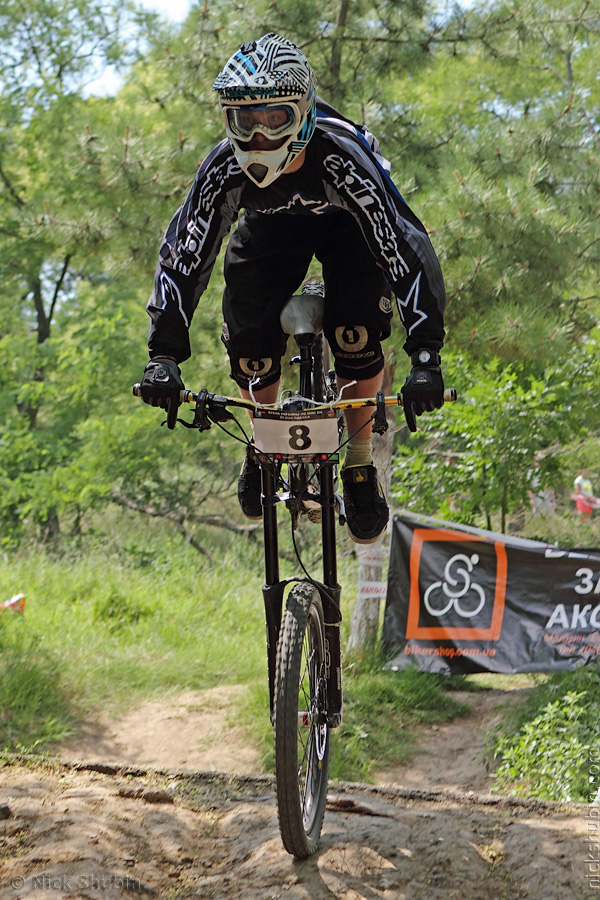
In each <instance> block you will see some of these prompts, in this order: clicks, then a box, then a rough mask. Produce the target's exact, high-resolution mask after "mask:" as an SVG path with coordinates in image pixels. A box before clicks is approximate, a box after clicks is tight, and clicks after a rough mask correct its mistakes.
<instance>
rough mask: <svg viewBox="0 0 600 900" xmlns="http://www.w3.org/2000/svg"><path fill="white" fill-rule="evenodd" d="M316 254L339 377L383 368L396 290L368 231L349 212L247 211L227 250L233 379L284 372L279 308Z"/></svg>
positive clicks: (227, 333)
mask: <svg viewBox="0 0 600 900" xmlns="http://www.w3.org/2000/svg"><path fill="white" fill-rule="evenodd" d="M313 257H315V258H316V259H317V260H318V262H319V263H320V264H321V270H322V275H323V281H324V283H325V314H324V332H325V335H326V337H327V340H328V341H329V344H330V346H331V350H332V353H333V355H334V357H335V369H336V372H337V373H338V375H341V376H342V377H345V378H350V379H356V380H358V381H362V380H365V379H367V378H373V377H374V376H375V375H377V374H379V372H381V370H382V369H383V362H384V360H383V351H382V349H381V341H382V340H384V339H385V338H387V337H389V335H390V331H391V318H392V303H391V291H390V288H389V285H388V283H387V281H386V278H385V276H384V274H383V272H382V271H381V269H380V268H379V267H378V266H377V264H376V262H375V260H374V258H373V256H372V254H371V252H370V250H369V248H368V246H367V243H366V241H365V239H364V237H363V235H362V232H361V230H360V228H359V226H358V225H357V223H356V222H355V220H354V219H353V217H352V216H351V215H350V213H347V212H345V211H343V210H340V211H337V210H336V211H335V212H332V213H326V214H324V215H314V214H313V215H306V216H292V215H288V214H285V213H275V214H273V215H269V214H266V213H254V212H246V213H244V215H243V216H242V217H241V219H240V222H239V225H238V228H237V230H236V231H235V232H234V233H233V235H232V236H231V239H230V241H229V245H228V247H227V251H226V253H225V284H226V287H225V293H224V296H223V319H224V323H225V324H224V326H223V342H224V344H225V346H226V347H227V352H228V354H229V359H230V362H231V377H232V378H233V379H234V381H236V382H237V383H238V384H239V385H240V386H241V387H246V388H247V387H248V383H249V380H250V379H251V378H252V377H253V376H256V375H259V376H260V378H261V385H260V386H261V387H266V386H267V385H269V384H273V383H274V382H275V381H277V379H278V378H279V377H280V374H281V357H282V356H283V354H284V352H285V346H286V341H287V335H286V334H285V333H284V332H283V331H282V329H281V325H280V323H279V314H280V312H281V309H282V307H283V306H284V304H285V302H286V301H287V300H288V299H289V298H290V297H291V296H292V294H294V293H296V292H297V291H298V289H299V288H300V286H301V285H302V282H303V281H304V280H305V278H306V274H307V272H308V269H309V266H310V264H311V262H312V259H313Z"/></svg>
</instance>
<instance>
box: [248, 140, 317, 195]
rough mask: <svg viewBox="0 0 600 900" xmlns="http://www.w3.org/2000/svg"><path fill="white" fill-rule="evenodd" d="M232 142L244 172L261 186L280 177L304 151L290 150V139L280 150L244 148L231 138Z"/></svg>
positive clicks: (266, 185)
mask: <svg viewBox="0 0 600 900" xmlns="http://www.w3.org/2000/svg"><path fill="white" fill-rule="evenodd" d="M230 143H231V145H232V147H233V151H234V153H235V158H236V159H237V161H238V163H239V166H240V169H241V170H242V172H245V173H246V175H247V176H248V178H249V179H250V180H251V181H253V182H254V184H256V185H257V186H258V187H261V188H263V187H268V186H269V185H270V184H272V183H273V182H274V181H275V180H276V179H277V178H279V176H280V175H281V174H282V172H283V171H284V170H285V169H287V167H288V166H289V165H290V163H292V162H293V161H294V160H295V159H296V158H297V157H298V156H299V155H300V153H301V152H302V151H301V150H299V151H297V152H294V151H291V150H289V149H288V148H289V144H290V141H286V143H285V144H284V145H283V147H280V148H279V149H278V150H242V149H241V147H239V145H238V143H237V141H232V140H231V138H230ZM302 149H303V148H302ZM261 175H262V178H261Z"/></svg>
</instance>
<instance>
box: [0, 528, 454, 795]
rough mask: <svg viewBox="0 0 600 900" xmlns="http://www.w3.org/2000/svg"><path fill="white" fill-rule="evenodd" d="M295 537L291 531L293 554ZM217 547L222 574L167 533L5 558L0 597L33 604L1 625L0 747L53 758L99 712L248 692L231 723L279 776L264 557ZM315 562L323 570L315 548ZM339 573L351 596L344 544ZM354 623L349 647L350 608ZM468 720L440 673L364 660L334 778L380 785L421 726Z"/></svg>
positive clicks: (233, 545) (348, 701) (238, 543)
mask: <svg viewBox="0 0 600 900" xmlns="http://www.w3.org/2000/svg"><path fill="white" fill-rule="evenodd" d="M211 541H212V546H213V547H214V544H215V539H214V535H211ZM286 541H287V537H286V536H285V535H282V547H283V549H284V550H285V549H286ZM218 549H219V548H215V552H214V553H213V558H216V557H219V553H218ZM220 551H221V552H220V557H219V563H218V564H214V563H212V562H210V561H208V560H206V559H205V558H204V557H202V556H201V555H199V554H198V553H195V552H194V551H192V550H190V549H189V548H188V547H187V546H185V545H184V544H182V542H181V540H180V539H179V538H178V537H176V536H175V537H173V536H172V535H170V534H169V533H168V532H167V531H165V532H163V533H161V532H160V530H157V532H156V533H155V534H154V535H153V536H152V538H151V540H150V541H149V540H148V539H147V538H144V537H138V536H137V532H136V531H135V530H133V529H130V528H127V529H126V530H125V531H124V530H123V529H121V530H120V532H119V533H118V534H115V537H114V538H113V539H110V538H106V539H105V540H104V542H103V543H102V544H101V545H100V546H98V545H96V546H95V547H94V548H92V549H88V550H87V552H83V551H82V550H81V549H80V550H79V551H78V552H71V553H68V554H66V555H62V556H57V555H53V554H51V553H48V552H44V551H42V550H40V549H39V548H38V549H36V550H35V552H32V551H29V552H23V553H18V554H16V555H14V556H12V557H8V556H5V557H4V558H3V559H0V598H8V597H9V596H11V595H12V594H14V593H17V592H21V593H23V594H25V596H26V598H27V599H26V607H25V614H24V615H23V616H21V615H18V614H5V615H3V616H2V617H0V624H1V626H2V627H1V628H0V649H1V651H2V655H1V656H0V682H1V684H2V688H0V690H1V691H2V693H0V699H1V700H2V701H3V702H2V705H1V709H2V710H3V712H2V714H1V715H0V747H8V748H15V747H17V746H24V747H36V748H38V749H40V748H47V749H51V748H52V746H53V744H55V743H56V742H57V741H60V740H62V739H63V738H64V737H66V736H68V735H70V734H73V733H76V731H77V727H78V723H80V722H81V721H83V720H84V719H85V718H86V716H88V715H93V714H94V711H97V710H103V711H105V712H106V711H108V712H109V713H110V714H112V715H115V714H118V713H119V712H124V711H125V710H126V709H127V708H130V707H131V706H132V705H134V704H135V703H138V702H140V701H142V700H146V699H153V698H157V697H163V698H164V697H166V696H168V695H169V694H173V695H175V694H177V693H180V692H183V691H186V690H197V691H199V690H202V689H204V688H210V687H213V686H215V685H219V684H244V685H246V686H247V687H246V700H245V702H243V704H242V709H241V710H240V709H239V708H236V709H235V710H232V716H233V715H235V717H236V719H237V720H241V721H242V723H245V724H246V726H247V732H248V737H249V740H251V741H253V742H254V743H255V744H256V745H257V746H258V747H260V748H261V749H262V750H263V757H264V768H265V771H269V770H270V769H271V768H272V749H271V742H272V734H271V728H270V724H269V717H268V714H267V710H268V688H267V683H266V649H265V638H264V614H263V606H262V595H261V586H262V553H261V548H260V547H259V546H258V545H256V544H254V545H253V544H250V543H249V542H248V541H246V540H242V539H238V538H234V539H233V541H232V540H231V539H230V538H226V539H224V540H223V545H222V547H221V548H220ZM305 561H306V562H307V564H308V565H309V568H312V567H313V566H314V565H315V564H316V561H315V560H314V559H313V560H311V559H310V555H309V551H308V549H307V550H306V553H305ZM287 568H290V571H289V572H287V571H285V570H286V564H284V565H283V569H284V571H283V572H282V576H283V577H285V576H287V575H288V574H291V565H290V564H288V565H287ZM312 570H313V571H314V568H312ZM340 570H341V574H340V579H341V581H342V583H343V584H344V586H345V597H346V598H350V599H351V598H352V597H353V596H354V595H355V587H356V584H355V581H356V562H355V558H354V555H353V552H352V551H349V550H348V548H346V551H344V547H342V553H341V559H340ZM346 602H348V601H346ZM344 617H345V624H344V628H345V635H344V638H343V639H344V640H346V639H347V637H348V629H349V620H350V609H345V610H344ZM459 712H460V704H457V703H456V701H455V700H454V699H453V698H452V697H450V696H449V695H446V693H445V692H444V691H443V689H442V686H441V681H440V680H439V679H437V678H436V677H435V676H430V675H426V674H423V673H417V672H408V673H402V674H400V675H399V674H398V673H391V672H383V671H382V670H381V665H380V661H379V660H377V659H368V660H361V661H360V662H356V663H354V664H353V665H351V666H349V667H348V668H347V670H346V673H345V711H344V725H343V726H342V728H341V729H340V730H339V731H338V732H337V734H336V736H335V748H334V752H333V760H334V763H333V769H332V775H333V777H336V778H347V779H362V780H365V779H368V778H370V777H371V773H372V771H373V770H374V768H375V767H377V766H381V765H384V764H386V763H387V762H398V761H399V760H400V759H401V758H405V757H406V755H407V754H408V753H409V752H410V747H411V739H410V727H411V725H413V724H415V723H416V722H420V721H431V722H434V721H440V720H442V719H444V718H451V717H452V716H454V715H456V714H457V713H459Z"/></svg>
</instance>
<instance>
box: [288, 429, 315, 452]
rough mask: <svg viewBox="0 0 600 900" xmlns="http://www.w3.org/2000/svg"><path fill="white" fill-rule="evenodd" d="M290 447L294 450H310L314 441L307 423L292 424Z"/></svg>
mask: <svg viewBox="0 0 600 900" xmlns="http://www.w3.org/2000/svg"><path fill="white" fill-rule="evenodd" d="M289 434H290V447H291V448H292V449H293V450H308V448H309V447H310V445H311V444H312V441H311V439H310V436H309V435H310V429H309V428H308V426H307V425H292V427H291V428H290V430H289Z"/></svg>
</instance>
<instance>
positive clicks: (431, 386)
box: [402, 366, 444, 431]
mask: <svg viewBox="0 0 600 900" xmlns="http://www.w3.org/2000/svg"><path fill="white" fill-rule="evenodd" d="M402 404H403V407H404V415H405V417H406V424H407V425H408V427H409V430H410V431H416V430H417V422H416V417H417V416H420V415H422V414H423V413H424V412H432V411H433V410H434V409H441V407H442V406H443V405H444V379H443V377H442V370H441V368H440V366H413V368H412V371H411V373H410V375H409V376H408V378H407V379H406V381H405V383H404V387H403V388H402Z"/></svg>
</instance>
